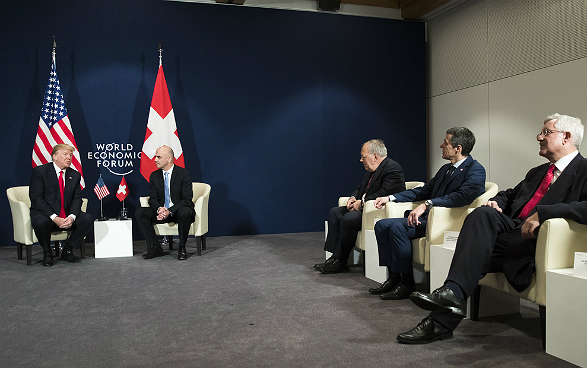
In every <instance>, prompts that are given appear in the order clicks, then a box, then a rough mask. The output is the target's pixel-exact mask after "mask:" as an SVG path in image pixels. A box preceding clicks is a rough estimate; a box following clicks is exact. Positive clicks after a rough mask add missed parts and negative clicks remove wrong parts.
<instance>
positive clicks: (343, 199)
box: [338, 197, 349, 207]
mask: <svg viewBox="0 0 588 368" xmlns="http://www.w3.org/2000/svg"><path fill="white" fill-rule="evenodd" d="M348 200H349V197H339V202H338V205H339V207H345V206H347V201H348Z"/></svg>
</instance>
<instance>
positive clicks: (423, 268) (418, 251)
mask: <svg viewBox="0 0 588 368" xmlns="http://www.w3.org/2000/svg"><path fill="white" fill-rule="evenodd" d="M496 193H498V186H497V185H496V184H494V183H491V182H486V183H485V192H484V193H483V194H482V195H480V196H479V197H477V198H476V199H475V200H474V201H473V202H472V203H471V204H470V205H468V206H463V207H454V208H447V207H433V208H432V209H431V212H430V213H429V216H428V219H427V229H426V233H425V236H424V237H422V238H417V239H414V240H413V241H412V263H413V267H414V268H415V273H416V275H419V276H418V277H416V276H415V277H416V279H418V280H421V281H419V282H422V281H426V280H425V278H426V277H427V275H428V272H430V270H431V265H430V258H431V257H430V246H431V244H441V243H443V236H444V234H445V231H446V230H447V231H459V229H461V225H462V224H463V219H464V218H465V216H467V213H468V212H467V211H468V209H470V208H471V207H479V206H481V205H482V204H483V203H485V202H486V201H488V199H490V198H492V197H494V196H495V195H496ZM422 203H423V201H418V202H399V203H396V202H388V203H386V206H385V208H384V209H383V210H385V213H384V216H381V212H379V213H378V214H377V215H375V214H370V216H371V217H376V216H378V217H380V218H402V217H404V213H405V212H406V211H407V210H408V211H412V210H414V209H415V208H417V207H418V206H419V205H420V204H422ZM369 211H371V209H370V210H369ZM380 211H381V210H380ZM373 222H374V220H372V229H373V225H374V224H373ZM378 267H381V266H378Z"/></svg>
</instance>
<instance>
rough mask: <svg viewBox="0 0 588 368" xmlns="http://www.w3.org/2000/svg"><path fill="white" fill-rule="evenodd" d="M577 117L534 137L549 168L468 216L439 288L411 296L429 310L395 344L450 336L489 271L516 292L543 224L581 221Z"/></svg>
mask: <svg viewBox="0 0 588 368" xmlns="http://www.w3.org/2000/svg"><path fill="white" fill-rule="evenodd" d="M583 135H584V126H583V125H582V123H581V122H580V119H578V118H573V117H571V116H566V115H559V114H554V115H551V116H548V117H547V119H546V120H545V121H544V124H543V129H542V130H541V132H540V133H539V134H538V135H537V141H538V142H539V155H540V156H543V157H545V158H546V159H547V160H548V161H549V163H545V164H543V165H541V166H537V167H535V168H533V169H531V170H530V171H529V172H528V173H527V175H526V176H525V178H524V179H523V181H521V182H520V183H519V184H518V185H517V186H516V187H515V188H512V189H507V190H505V191H501V192H499V193H498V194H497V195H496V196H495V197H494V198H491V199H490V200H489V201H488V202H487V203H486V204H484V205H483V206H482V207H479V208H477V209H476V210H474V211H473V212H472V213H471V214H470V215H469V216H468V217H466V219H465V221H464V224H463V226H462V228H461V231H460V233H459V237H458V240H457V246H456V249H455V254H454V256H453V260H452V262H451V267H450V268H449V274H448V276H447V279H446V280H445V284H444V285H443V286H442V287H440V288H439V289H436V290H434V291H433V292H432V293H430V294H427V293H413V294H412V295H411V296H410V299H411V300H412V301H413V302H414V303H415V304H416V305H418V306H419V307H421V308H423V309H426V310H430V311H432V312H431V313H430V315H429V316H428V317H426V318H425V319H423V320H422V321H421V322H420V323H419V324H418V325H417V326H416V327H415V328H413V329H412V330H410V331H407V332H404V333H401V334H399V335H398V337H397V339H398V341H399V342H401V343H406V344H423V343H429V342H432V341H435V340H441V339H444V338H448V337H451V336H453V331H454V330H455V328H456V327H457V326H458V325H459V323H460V322H461V320H462V319H463V318H464V317H465V315H466V300H467V298H468V296H470V295H472V294H473V292H474V290H475V288H476V286H477V285H478V281H479V280H480V279H481V278H482V277H483V276H484V275H485V274H486V273H488V272H504V275H505V276H506V278H507V280H508V281H509V283H510V284H511V285H512V286H513V288H514V289H515V290H517V291H519V292H521V291H523V290H525V289H526V288H527V287H528V286H529V283H530V282H531V275H532V273H533V264H534V256H535V243H536V240H537V239H536V238H537V232H538V231H539V226H540V225H541V223H543V222H544V221H545V220H547V219H550V218H555V217H563V218H567V219H571V220H575V221H577V222H579V223H581V224H585V223H586V159H585V158H583V157H582V155H580V154H579V152H578V147H579V146H580V143H581V142H582V137H583Z"/></svg>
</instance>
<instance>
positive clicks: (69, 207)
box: [29, 144, 93, 267]
mask: <svg viewBox="0 0 588 368" xmlns="http://www.w3.org/2000/svg"><path fill="white" fill-rule="evenodd" d="M74 150H75V148H74V147H72V146H70V145H68V144H57V145H55V147H53V151H52V153H51V158H52V160H53V162H49V163H47V164H45V165H41V166H37V167H35V168H33V172H32V175H31V180H30V183H29V197H30V199H31V224H32V226H33V230H34V231H35V235H36V236H37V239H38V240H39V244H40V245H41V247H42V248H43V266H45V267H50V266H53V254H52V253H51V231H55V230H59V229H62V230H71V231H72V232H71V234H70V236H69V237H68V238H67V240H66V241H64V242H63V251H62V253H61V259H62V260H65V261H68V262H72V263H74V262H78V261H79V258H77V257H76V256H74V254H73V253H72V249H73V248H79V247H80V245H81V244H82V240H83V239H84V237H85V236H86V235H87V234H88V232H90V230H91V229H92V223H93V219H92V216H91V215H89V214H87V213H85V212H82V189H81V187H80V181H81V178H82V176H81V175H80V173H79V172H77V171H76V170H74V169H72V168H70V166H71V160H72V156H73V153H74Z"/></svg>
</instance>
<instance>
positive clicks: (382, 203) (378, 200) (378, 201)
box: [374, 197, 390, 209]
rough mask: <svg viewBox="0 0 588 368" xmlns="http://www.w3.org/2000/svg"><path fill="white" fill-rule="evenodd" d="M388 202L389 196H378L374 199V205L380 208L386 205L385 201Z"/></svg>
mask: <svg viewBox="0 0 588 368" xmlns="http://www.w3.org/2000/svg"><path fill="white" fill-rule="evenodd" d="M388 202H390V197H378V198H376V200H375V201H374V207H376V208H377V209H380V208H382V207H384V206H385V205H386V203H388Z"/></svg>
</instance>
